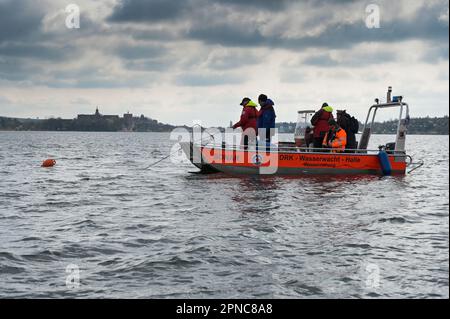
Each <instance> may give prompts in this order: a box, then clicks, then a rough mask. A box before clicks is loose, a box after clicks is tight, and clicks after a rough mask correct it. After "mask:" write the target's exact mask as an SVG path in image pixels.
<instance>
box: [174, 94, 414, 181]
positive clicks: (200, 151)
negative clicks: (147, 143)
mask: <svg viewBox="0 0 450 319" xmlns="http://www.w3.org/2000/svg"><path fill="white" fill-rule="evenodd" d="M391 94H392V88H391V87H389V90H388V93H387V102H386V103H384V104H380V102H379V100H378V99H377V100H376V104H374V105H372V106H371V107H370V108H369V111H368V114H367V118H366V121H365V124H364V128H363V133H362V136H361V139H360V142H359V146H358V148H357V149H350V150H349V149H346V150H345V152H337V153H336V152H332V150H331V149H327V148H320V149H314V148H309V147H305V146H304V139H305V132H306V129H307V127H308V126H307V123H308V120H310V117H311V116H312V115H313V114H314V111H309V110H307V111H300V112H299V113H298V118H299V119H298V123H297V128H296V131H295V142H287V143H286V142H285V143H279V144H278V147H270V148H267V147H266V145H256V146H253V147H249V148H248V149H243V148H242V147H241V146H240V145H238V146H236V145H226V144H225V143H223V142H222V140H221V141H220V143H219V144H215V143H214V142H213V143H210V142H208V143H200V144H196V143H194V142H192V141H191V142H181V143H180V146H181V148H182V150H183V152H184V153H185V154H186V155H187V157H188V158H189V160H190V161H191V162H192V163H193V164H194V165H195V166H196V167H198V168H199V169H200V171H201V172H204V173H216V172H222V173H228V174H237V175H240V174H252V175H266V174H276V175H297V176H299V175H311V174H313V175H317V174H331V175H337V174H340V175H351V174H375V175H381V176H385V175H405V174H406V170H407V168H412V169H411V170H410V172H412V171H413V170H415V169H417V168H419V167H420V166H422V165H423V162H419V163H413V160H412V157H411V156H409V155H407V154H406V150H405V145H406V133H407V127H408V124H409V105H408V104H407V103H405V102H403V98H400V97H398V98H395V97H394V99H393V100H392V99H391ZM387 108H397V109H398V110H399V119H398V125H397V134H396V139H395V142H389V143H387V144H385V145H382V146H381V147H380V148H379V149H378V150H375V149H368V145H369V141H370V137H371V134H372V127H373V124H374V121H375V116H376V115H377V112H378V111H379V110H383V109H387ZM299 144H300V145H299Z"/></svg>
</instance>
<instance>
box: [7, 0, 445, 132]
mask: <svg viewBox="0 0 450 319" xmlns="http://www.w3.org/2000/svg"><path fill="white" fill-rule="evenodd" d="M72 3H73V4H76V5H78V7H79V8H80V10H81V12H80V13H81V14H80V16H81V21H80V28H79V29H69V28H67V27H66V19H67V15H68V13H66V12H65V9H66V6H67V5H69V4H72ZM370 4H376V5H378V7H379V9H380V28H367V26H366V18H367V16H368V15H369V14H370V13H367V12H366V8H367V6H368V5H370ZM448 30H449V2H448V0H403V1H401V0H399V1H388V0H379V1H350V0H345V1H344V0H339V1H338V0H335V1H328V0H327V1H325V0H315V1H313V0H305V1H296V0H246V1H240V0H147V1H144V0H141V1H139V0H97V1H88V0H70V1H64V0H0V116H1V115H3V116H13V117H40V118H46V117H50V116H56V117H64V118H73V117H75V116H76V115H77V114H78V113H93V111H94V110H95V107H96V106H97V105H98V106H99V107H100V111H101V112H102V113H104V114H121V113H124V112H126V111H130V112H132V113H134V114H144V115H146V116H149V117H152V118H155V119H158V120H160V121H162V122H167V123H172V124H192V121H193V120H202V121H203V123H204V124H205V125H222V126H223V125H226V124H228V122H229V121H230V120H235V119H237V118H238V117H239V114H240V107H239V102H240V100H241V99H242V97H244V96H250V97H252V98H254V99H256V98H257V96H258V95H259V94H260V93H266V94H267V95H269V96H270V97H272V98H273V100H274V101H275V104H276V110H277V115H278V120H279V121H295V119H296V111H297V110H298V109H301V108H311V107H312V108H317V107H318V106H319V105H321V103H322V102H324V101H327V102H328V103H329V104H330V105H333V106H335V107H336V108H338V109H347V110H348V111H349V112H351V113H354V114H355V115H357V116H359V117H363V116H364V115H365V112H366V110H367V107H368V106H369V105H370V104H371V103H372V101H373V99H374V98H375V97H381V96H385V91H386V88H387V86H389V85H392V86H393V87H394V93H396V94H399V95H400V94H401V95H404V96H405V97H406V100H407V101H408V102H409V103H410V105H411V107H412V115H413V116H424V115H431V116H435V115H436V116H440V115H447V114H448V105H449V93H448V92H449V88H448V86H449V49H448V47H449V39H448Z"/></svg>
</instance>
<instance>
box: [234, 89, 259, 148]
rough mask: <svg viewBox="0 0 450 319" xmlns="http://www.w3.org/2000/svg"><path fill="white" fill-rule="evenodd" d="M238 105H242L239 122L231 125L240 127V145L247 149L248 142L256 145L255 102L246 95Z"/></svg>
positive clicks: (256, 114)
mask: <svg viewBox="0 0 450 319" xmlns="http://www.w3.org/2000/svg"><path fill="white" fill-rule="evenodd" d="M240 105H241V106H242V107H243V108H242V113H241V118H240V121H239V122H237V123H236V124H234V125H233V128H234V129H236V128H238V127H241V128H242V131H243V132H242V138H241V145H243V146H244V149H247V148H248V145H250V144H251V145H256V134H257V133H256V132H257V130H256V128H257V118H258V110H257V109H256V107H257V105H256V103H255V102H253V101H252V100H251V99H250V98H248V97H245V98H243V99H242V102H241V104H240Z"/></svg>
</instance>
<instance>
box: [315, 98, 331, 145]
mask: <svg viewBox="0 0 450 319" xmlns="http://www.w3.org/2000/svg"><path fill="white" fill-rule="evenodd" d="M332 119H334V117H333V108H332V107H331V106H329V105H328V104H327V103H323V105H322V108H321V109H320V110H319V111H317V112H316V114H314V116H313V117H312V118H311V124H312V125H313V126H314V131H313V132H314V135H313V137H314V138H313V145H314V148H322V142H323V139H324V137H325V135H326V134H327V133H328V131H329V130H330V125H329V124H328V122H329V121H330V120H332Z"/></svg>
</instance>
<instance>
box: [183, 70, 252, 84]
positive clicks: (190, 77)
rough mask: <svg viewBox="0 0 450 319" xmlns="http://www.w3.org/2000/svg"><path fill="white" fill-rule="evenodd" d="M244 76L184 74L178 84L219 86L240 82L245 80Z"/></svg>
mask: <svg viewBox="0 0 450 319" xmlns="http://www.w3.org/2000/svg"><path fill="white" fill-rule="evenodd" d="M244 80H245V79H244V77H237V76H232V75H228V74H200V73H195V74H194V73H188V74H183V75H181V76H179V77H177V79H176V84H178V85H183V86H217V85H226V84H239V83H243V82H244Z"/></svg>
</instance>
